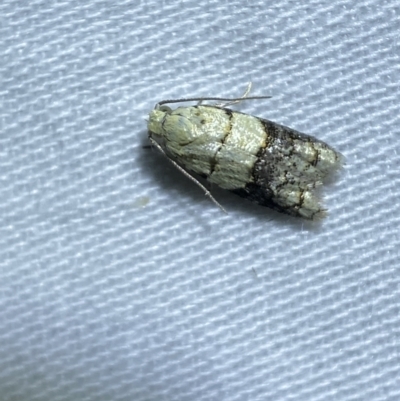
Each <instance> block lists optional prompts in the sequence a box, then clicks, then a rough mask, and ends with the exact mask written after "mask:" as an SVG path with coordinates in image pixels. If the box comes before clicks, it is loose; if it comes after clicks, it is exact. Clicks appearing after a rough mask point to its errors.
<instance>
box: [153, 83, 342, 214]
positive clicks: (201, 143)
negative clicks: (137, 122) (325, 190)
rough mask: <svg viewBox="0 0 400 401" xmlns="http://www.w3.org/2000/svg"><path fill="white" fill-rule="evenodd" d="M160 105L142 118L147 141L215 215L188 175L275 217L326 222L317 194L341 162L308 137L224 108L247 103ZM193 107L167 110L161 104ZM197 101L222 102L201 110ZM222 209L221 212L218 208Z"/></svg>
mask: <svg viewBox="0 0 400 401" xmlns="http://www.w3.org/2000/svg"><path fill="white" fill-rule="evenodd" d="M249 90H250V85H249V87H248V89H247V90H246V92H245V94H244V95H243V96H242V97H240V98H234V99H227V98H218V97H207V98H187V99H176V100H164V101H161V102H159V103H157V104H156V106H155V108H154V110H152V111H151V112H150V114H149V120H148V136H149V139H150V141H151V143H152V144H153V145H154V146H155V147H157V148H158V149H159V150H160V151H161V152H162V153H164V154H165V155H166V156H167V157H168V158H169V159H170V161H171V162H172V163H173V164H174V165H175V166H176V167H177V168H178V169H180V170H181V171H182V172H183V173H184V174H185V175H186V176H188V177H189V178H190V179H192V180H193V181H194V182H196V184H197V185H198V186H200V187H201V188H202V189H203V190H204V191H205V193H206V195H208V196H209V197H210V198H211V199H212V200H213V201H214V202H215V203H216V204H217V205H218V206H219V207H220V208H221V209H223V208H222V206H221V205H219V203H218V202H217V201H216V200H215V199H214V198H213V196H212V195H211V193H210V191H208V190H207V189H206V188H205V187H204V185H202V184H201V183H200V182H199V181H198V180H197V179H196V178H195V177H194V175H193V174H198V175H200V176H202V177H205V178H206V179H207V180H208V181H209V182H210V183H212V184H216V185H218V186H219V187H221V188H224V189H226V190H229V191H231V192H233V193H235V194H237V195H239V196H241V197H244V198H246V199H248V200H250V201H252V202H255V203H257V204H259V205H262V206H267V207H269V208H271V209H274V210H277V211H278V212H281V213H286V214H288V215H291V216H296V217H302V218H305V219H309V220H315V219H319V218H321V217H324V216H325V215H326V209H324V208H323V207H322V205H321V200H320V196H319V194H318V191H317V189H318V187H320V186H321V185H322V184H323V183H324V182H325V181H326V180H327V178H328V177H329V176H331V175H332V174H333V173H334V172H335V171H337V170H338V169H339V168H340V167H341V166H342V164H343V160H344V159H343V156H342V155H341V154H340V153H339V152H337V151H336V150H335V149H333V148H332V147H331V146H329V145H328V144H326V143H325V142H323V141H320V140H319V139H316V138H314V137H313V136H310V135H306V134H302V133H300V132H298V131H296V130H294V129H292V128H288V127H285V126H283V125H280V124H277V123H275V122H272V121H269V120H266V119H264V118H260V117H255V116H252V115H249V114H244V113H241V112H238V111H234V110H232V109H230V108H228V107H227V106H229V105H232V104H235V103H238V102H240V101H242V100H244V99H265V98H269V96H252V97H247V94H248V92H249ZM194 101H197V102H198V103H197V104H195V105H193V106H188V107H185V106H183V107H177V108H175V109H171V108H170V107H168V106H166V104H171V103H180V102H194ZM204 101H218V102H226V103H221V104H203V102H204ZM223 210H224V209H223Z"/></svg>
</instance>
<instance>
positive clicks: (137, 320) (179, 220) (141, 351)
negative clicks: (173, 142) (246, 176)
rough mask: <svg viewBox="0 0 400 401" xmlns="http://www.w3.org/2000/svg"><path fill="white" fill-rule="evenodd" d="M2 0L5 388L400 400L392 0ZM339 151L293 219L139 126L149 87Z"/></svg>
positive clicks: (77, 396) (114, 394) (397, 17)
mask: <svg viewBox="0 0 400 401" xmlns="http://www.w3.org/2000/svg"><path fill="white" fill-rule="evenodd" d="M268 3H269V2H265V1H262V0H258V1H243V0H233V1H232V0H229V1H228V0H209V1H197V0H182V1H172V0H171V1H169V0H166V1H157V0H149V1H139V0H137V1H134V0H131V1H123V0H122V1H115V2H114V1H99V0H89V1H70V0H68V1H66V0H59V1H51V2H50V1H37V0H36V1H35V0H29V1H19V0H2V1H1V2H0V53H1V60H0V79H1V86H0V128H1V129H0V172H1V174H0V179H1V201H0V362H1V364H0V365H1V368H0V401H16V400H18V401H28V400H29V401H34V400H40V401H44V400H52V401H64V400H65V401H67V400H68V401H70V400H97V401H99V400H100V401H103V400H104V401H106V400H107V401H109V400H113V401H114V400H135V401H149V400H157V401H158V400H168V401H172V400H178V401H189V400H190V401H192V400H196V401H200V400H204V401H205V400H222V401H223V400H229V401H236V400H237V401H242V400H243V401H244V400H273V401H286V400H296V401H298V400H304V401H305V400H307V401H317V400H340V401H343V400H345V401H346V400H399V399H400V385H399V383H400V306H399V305H400V262H399V260H400V254H399V253H400V252H399V237H400V235H399V225H400V212H399V199H400V173H399V170H400V162H399V157H400V128H399V127H400V107H399V82H400V45H399V43H400V42H399V32H400V7H399V2H398V0H386V1H385V0H384V1H377V0H361V1H357V2H355V1H354V0H338V1H331V0H329V1H328V0H326V1H315V0H311V1H304V2H301V1H297V2H295V1H291V0H286V1H280V2H278V3H277V4H275V3H273V2H271V4H270V5H268ZM249 81H252V82H253V92H252V94H253V95H272V96H273V98H272V99H269V100H263V101H247V102H243V103H242V104H241V105H239V106H237V108H238V109H240V110H242V111H245V112H248V113H251V114H254V115H258V116H262V117H264V118H268V119H270V120H273V121H276V122H279V123H282V124H284V125H288V126H291V127H293V128H295V129H297V130H299V131H301V132H305V133H309V134H312V135H315V136H317V137H318V138H320V139H321V140H324V141H326V142H328V143H329V144H331V145H332V146H334V147H335V148H336V149H337V150H339V151H340V152H342V153H343V154H344V155H345V156H346V159H347V165H346V167H345V169H343V170H342V171H341V173H340V174H339V177H338V180H337V181H336V182H335V183H333V185H331V186H329V187H327V188H326V190H324V202H325V206H326V207H327V208H328V209H329V212H330V213H329V216H328V217H327V218H326V219H325V220H324V221H323V222H322V224H307V223H306V222H304V221H300V220H296V219H294V218H290V217H286V216H282V215H279V214H277V213H274V212H272V211H269V210H267V209H264V208H261V207H257V206H254V205H252V204H250V203H248V202H246V201H244V200H242V199H240V198H237V197H235V196H234V195H231V194H227V193H225V192H224V191H221V190H219V189H215V190H214V189H213V191H214V192H213V193H214V195H215V197H216V198H217V199H218V201H219V202H220V203H221V204H222V205H223V206H224V207H225V208H226V209H227V210H228V211H229V214H227V215H225V214H223V213H222V212H221V211H220V210H219V209H218V208H217V207H215V205H214V204H213V203H212V202H210V201H209V200H208V199H207V198H206V197H205V196H204V194H203V193H202V191H201V190H200V189H199V188H198V187H196V186H195V185H194V184H193V183H192V182H190V181H189V180H188V179H186V178H185V177H183V176H182V175H181V174H180V173H179V172H178V171H176V170H175V169H174V167H173V166H172V165H170V163H169V162H168V160H166V159H165V158H164V157H163V156H162V155H160V154H159V153H158V152H157V151H156V150H154V149H153V150H151V149H145V148H144V145H147V144H148V142H147V136H146V121H145V119H146V117H147V114H148V112H149V110H151V109H152V108H153V107H154V104H155V103H156V102H157V101H160V100H162V99H168V98H179V97H186V96H207V95H208V96H238V95H241V94H242V92H243V91H244V89H245V87H246V85H247V83H248V82H249Z"/></svg>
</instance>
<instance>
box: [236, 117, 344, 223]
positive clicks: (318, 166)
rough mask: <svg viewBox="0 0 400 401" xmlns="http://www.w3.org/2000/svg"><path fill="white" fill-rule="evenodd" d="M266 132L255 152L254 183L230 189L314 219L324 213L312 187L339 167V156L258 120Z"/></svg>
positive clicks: (317, 143) (322, 145)
mask: <svg viewBox="0 0 400 401" xmlns="http://www.w3.org/2000/svg"><path fill="white" fill-rule="evenodd" d="M260 122H261V123H262V124H263V126H264V128H265V132H266V134H267V142H266V146H265V147H263V148H261V149H260V151H259V153H258V155H257V156H258V161H257V162H256V164H255V166H254V171H253V177H254V182H252V183H249V184H247V185H246V187H245V188H242V189H237V190H234V191H233V192H234V193H236V194H238V195H240V196H242V197H245V198H247V199H249V200H251V201H253V202H255V203H258V204H260V205H263V206H268V207H270V208H272V209H275V210H277V211H279V212H282V213H286V214H290V215H293V216H300V217H303V218H306V219H318V218H321V217H323V216H324V215H325V214H326V211H325V209H323V208H322V207H321V204H320V200H319V196H318V194H317V193H316V188H317V187H318V186H320V185H322V183H323V182H324V181H325V179H326V178H327V177H328V176H329V175H331V174H332V173H334V172H335V171H336V170H337V169H338V168H340V167H341V165H342V162H343V157H342V156H341V154H340V153H338V152H336V151H335V150H334V149H333V148H331V147H330V146H329V145H327V144H326V143H324V142H322V141H319V140H318V139H316V138H314V137H312V136H309V135H305V134H302V133H300V132H298V131H295V130H293V129H291V128H288V127H285V126H282V125H279V124H276V123H274V122H272V121H268V120H264V119H260Z"/></svg>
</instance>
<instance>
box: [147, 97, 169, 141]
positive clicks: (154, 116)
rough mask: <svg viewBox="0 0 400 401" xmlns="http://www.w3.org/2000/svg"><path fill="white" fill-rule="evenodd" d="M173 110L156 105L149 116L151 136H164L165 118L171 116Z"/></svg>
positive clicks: (148, 124)
mask: <svg viewBox="0 0 400 401" xmlns="http://www.w3.org/2000/svg"><path fill="white" fill-rule="evenodd" d="M171 112H172V109H171V108H170V107H168V106H164V105H163V106H159V105H156V107H155V108H154V110H152V111H151V112H150V114H149V121H148V123H147V128H148V130H149V135H150V136H151V134H155V135H162V134H163V123H164V120H165V117H166V116H167V115H169V114H171Z"/></svg>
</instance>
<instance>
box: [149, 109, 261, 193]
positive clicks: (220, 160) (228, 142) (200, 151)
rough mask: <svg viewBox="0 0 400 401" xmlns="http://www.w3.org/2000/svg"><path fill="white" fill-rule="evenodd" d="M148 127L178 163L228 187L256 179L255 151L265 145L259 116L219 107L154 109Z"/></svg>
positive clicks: (235, 186)
mask: <svg viewBox="0 0 400 401" xmlns="http://www.w3.org/2000/svg"><path fill="white" fill-rule="evenodd" d="M148 126H149V131H151V132H152V133H153V134H156V135H158V136H159V137H160V139H161V141H160V143H161V144H162V146H163V147H164V148H165V150H166V152H167V153H168V154H170V155H171V156H172V157H173V158H174V159H175V160H176V161H177V162H178V163H180V164H182V165H184V166H185V167H186V168H187V169H189V170H192V171H194V172H196V173H198V174H202V175H206V176H208V180H209V181H210V182H212V183H215V184H217V185H219V186H220V187H221V188H225V189H238V188H244V187H245V186H246V184H248V183H249V182H252V181H253V177H252V171H253V167H254V163H255V162H256V161H257V157H256V154H257V152H258V151H259V149H260V148H261V147H263V146H265V140H266V133H265V130H263V128H262V126H261V124H260V121H259V119H257V118H256V117H252V116H248V115H245V114H241V113H234V112H233V113H232V117H230V115H229V114H228V113H227V112H226V110H224V109H220V108H217V107H207V106H197V107H179V108H177V109H175V110H173V111H170V110H168V111H164V110H153V111H152V112H151V113H150V120H149V123H148Z"/></svg>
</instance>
